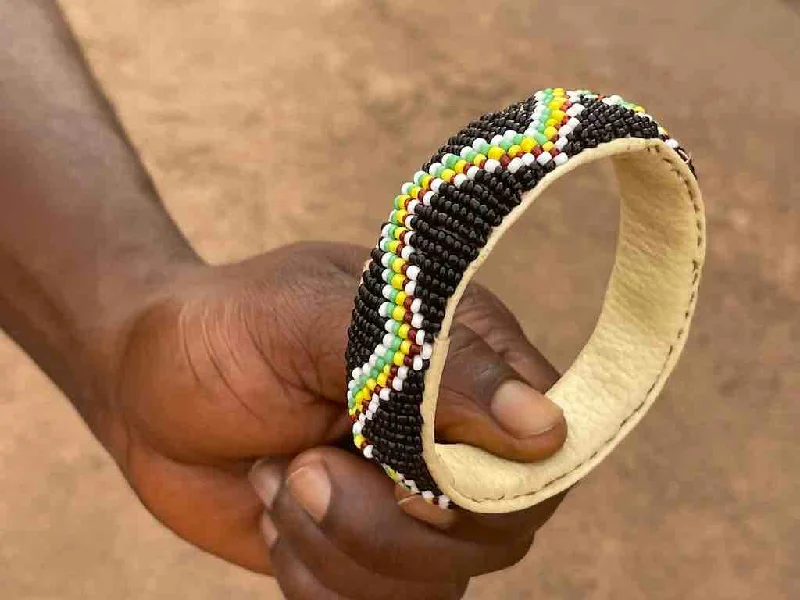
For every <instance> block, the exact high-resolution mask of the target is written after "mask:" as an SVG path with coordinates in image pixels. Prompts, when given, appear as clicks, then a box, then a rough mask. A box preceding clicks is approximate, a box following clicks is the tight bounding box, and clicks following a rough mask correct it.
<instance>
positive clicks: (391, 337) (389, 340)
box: [381, 333, 394, 346]
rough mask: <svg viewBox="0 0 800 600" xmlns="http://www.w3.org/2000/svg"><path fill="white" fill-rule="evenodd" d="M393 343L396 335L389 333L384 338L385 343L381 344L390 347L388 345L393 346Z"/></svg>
mask: <svg viewBox="0 0 800 600" xmlns="http://www.w3.org/2000/svg"><path fill="white" fill-rule="evenodd" d="M393 341H394V334H393V333H387V334H384V336H383V342H381V343H382V344H383V345H384V346H388V345H389V344H391V343H392V342H393Z"/></svg>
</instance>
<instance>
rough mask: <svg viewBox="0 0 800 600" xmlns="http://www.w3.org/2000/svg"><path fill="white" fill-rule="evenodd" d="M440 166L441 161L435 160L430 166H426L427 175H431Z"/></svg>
mask: <svg viewBox="0 0 800 600" xmlns="http://www.w3.org/2000/svg"><path fill="white" fill-rule="evenodd" d="M441 168H442V163H438V162H435V163H433V164H432V165H431V166H430V167H428V175H433V174H434V173H436V171H438V170H439V169H441Z"/></svg>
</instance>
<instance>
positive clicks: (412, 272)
mask: <svg viewBox="0 0 800 600" xmlns="http://www.w3.org/2000/svg"><path fill="white" fill-rule="evenodd" d="M406 276H407V277H408V278H409V279H410V280H411V281H416V280H417V277H418V276H419V267H418V266H417V265H411V266H410V267H408V269H407V270H406Z"/></svg>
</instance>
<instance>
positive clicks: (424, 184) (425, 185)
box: [420, 175, 433, 190]
mask: <svg viewBox="0 0 800 600" xmlns="http://www.w3.org/2000/svg"><path fill="white" fill-rule="evenodd" d="M431 181H433V176H432V175H425V177H423V178H422V179H421V180H420V183H421V184H422V189H425V190H427V189H428V188H429V187H430V185H431Z"/></svg>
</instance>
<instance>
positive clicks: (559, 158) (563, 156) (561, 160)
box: [553, 152, 569, 167]
mask: <svg viewBox="0 0 800 600" xmlns="http://www.w3.org/2000/svg"><path fill="white" fill-rule="evenodd" d="M553 160H554V161H555V163H556V165H558V166H559V167H560V166H561V165H563V164H564V163H565V162H567V161H568V160H569V156H567V155H566V154H564V153H563V152H562V153H561V154H559V155H557V156H556V157H555V158H554V159H553Z"/></svg>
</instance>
